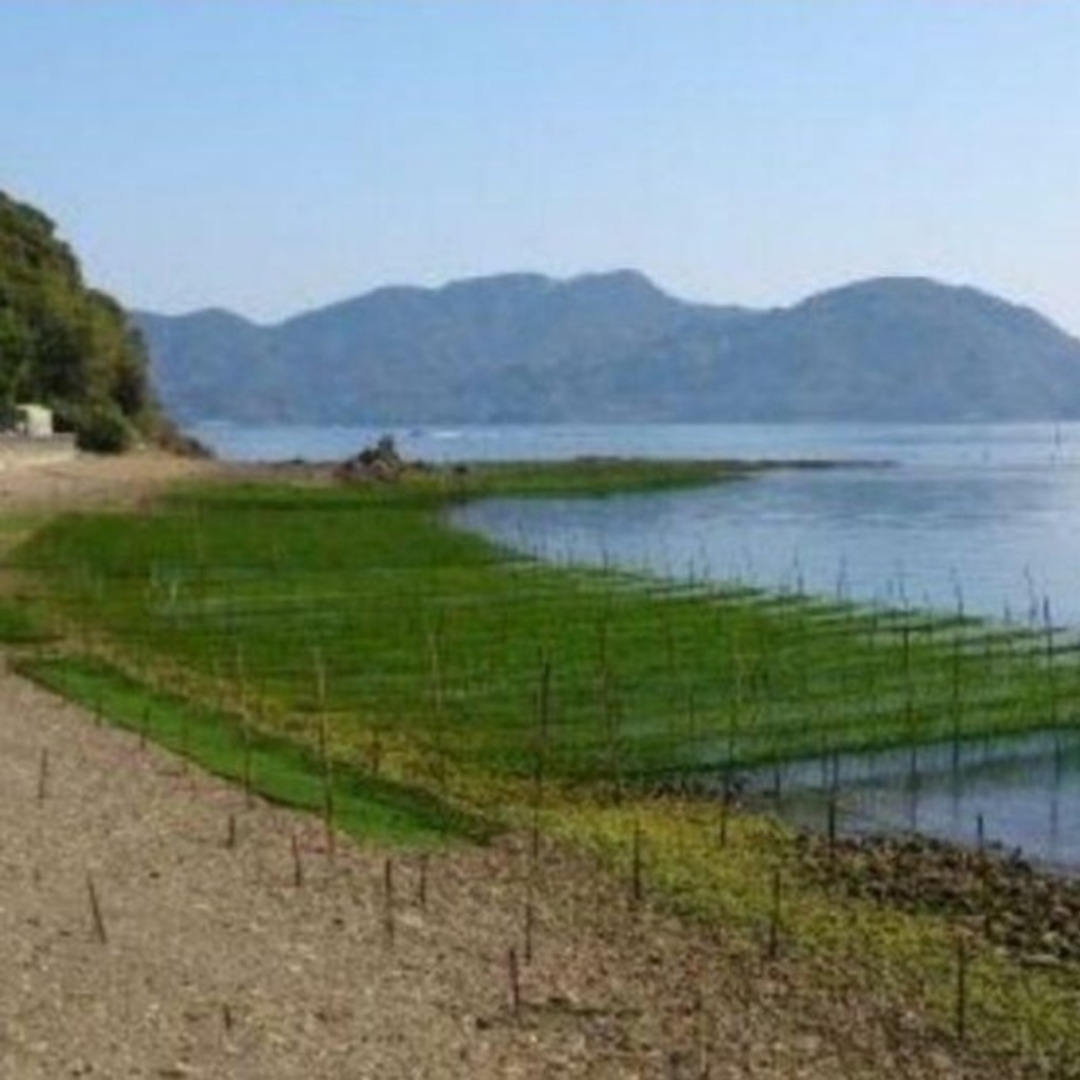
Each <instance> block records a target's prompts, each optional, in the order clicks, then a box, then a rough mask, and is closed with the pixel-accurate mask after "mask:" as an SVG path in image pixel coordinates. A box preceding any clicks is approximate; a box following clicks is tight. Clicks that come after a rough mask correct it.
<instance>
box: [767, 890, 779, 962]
mask: <svg viewBox="0 0 1080 1080" xmlns="http://www.w3.org/2000/svg"><path fill="white" fill-rule="evenodd" d="M779 952H780V871H779V870H775V871H773V886H772V911H771V912H770V914H769V959H770V960H775V959H776V957H777V955H778V954H779Z"/></svg>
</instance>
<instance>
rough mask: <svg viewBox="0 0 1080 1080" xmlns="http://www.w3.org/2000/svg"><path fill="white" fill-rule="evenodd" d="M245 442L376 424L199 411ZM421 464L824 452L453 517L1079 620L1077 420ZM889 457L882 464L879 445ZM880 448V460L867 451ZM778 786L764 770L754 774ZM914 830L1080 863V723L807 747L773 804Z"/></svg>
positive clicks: (526, 542)
mask: <svg viewBox="0 0 1080 1080" xmlns="http://www.w3.org/2000/svg"><path fill="white" fill-rule="evenodd" d="M196 434H198V435H199V437H200V438H203V439H204V440H205V441H207V442H209V443H210V444H211V445H213V446H214V447H215V448H216V449H218V450H219V451H220V452H221V453H223V454H224V455H225V456H229V457H234V458H240V459H248V460H250V459H282V458H293V457H301V458H306V459H308V460H318V459H329V458H341V457H345V456H348V455H349V454H352V453H354V452H355V451H356V450H357V449H359V448H360V447H362V446H364V445H369V444H370V443H372V442H373V441H374V440H375V439H376V438H377V437H378V435H379V434H381V431H379V430H375V429H357V428H332V429H308V428H276V429H240V428H208V429H201V430H199V431H197V432H196ZM393 434H394V435H395V437H396V438H397V440H398V444H399V447H400V448H401V449H402V450H403V451H404V453H405V454H406V455H407V456H410V457H419V458H424V459H427V460H432V461H462V460H465V461H467V460H480V459H486V460H490V459H500V458H501V459H543V458H547V459H560V458H563V459H564V458H570V457H575V456H579V455H603V454H622V455H637V456H653V457H667V458H672V457H695V458H744V459H746V458H751V459H761V458H769V459H786V460H790V459H817V460H832V461H842V462H848V463H850V464H849V465H848V466H846V467H844V468H837V469H827V470H817V469H810V470H806V469H802V470H790V471H778V472H770V473H766V474H763V475H759V476H755V477H754V478H753V479H750V480H747V481H741V482H737V483H728V484H722V485H718V486H714V487H710V488H704V489H696V490H687V491H670V492H661V493H648V494H636V495H622V496H611V497H608V498H605V499H600V500H590V499H543V500H539V499H529V500H512V499H500V500H489V501H486V502H481V503H476V504H473V505H471V506H467V507H464V508H462V509H461V510H459V511H456V512H455V514H454V520H455V521H456V523H457V524H459V525H461V526H462V527H465V528H470V529H476V530H478V531H480V532H482V533H484V534H485V535H487V536H489V537H492V538H494V539H496V540H498V541H500V542H502V543H505V544H507V545H510V546H512V547H515V548H518V549H520V550H524V551H528V552H531V553H535V554H538V555H540V556H541V557H544V558H547V559H551V560H554V561H567V562H583V563H591V564H597V565H619V566H624V567H629V568H632V569H637V570H642V571H644V572H647V573H652V574H660V575H664V576H668V577H675V578H687V577H690V578H693V579H695V580H702V579H706V580H732V579H735V580H739V581H742V582H744V583H747V584H752V585H756V586H760V587H763V588H767V589H776V590H781V591H788V592H807V593H818V594H826V595H830V596H839V597H841V598H846V599H853V600H858V601H864V602H876V603H882V604H887V605H890V606H903V607H908V606H915V607H928V608H934V609H939V610H949V611H954V610H956V609H958V608H962V609H963V610H964V611H965V613H968V614H981V615H984V616H987V617H990V618H993V619H1002V618H1004V619H1008V620H1012V621H1019V622H1023V623H1031V624H1041V623H1042V622H1043V620H1044V619H1045V618H1046V616H1047V615H1049V616H1050V618H1051V619H1052V620H1053V621H1054V622H1055V623H1057V624H1064V625H1066V626H1069V627H1070V628H1072V629H1080V557H1078V552H1077V547H1078V541H1080V425H1078V424H1067V425H1066V424H1063V425H1051V424H1041V425H1040V424H1018V425H959V426H958V425H933V426H917V425H904V426H897V425H856V424H816V425H815V424H796V425H783V426H777V425H753V424H748V425H724V426H709V425H664V426H647V427H631V426H622V427H589V426H553V427H485V428H461V429H425V430H411V431H410V430H401V431H396V432H393ZM886 461H887V462H890V463H892V464H890V465H889V466H888V467H882V466H881V465H880V463H881V462H886ZM868 463H874V464H868ZM755 783H756V785H757V786H758V787H759V788H762V789H766V790H767V789H770V788H772V787H773V786H775V783H776V776H775V774H774V773H772V772H768V773H766V774H764V775H762V776H759V777H758V778H756V780H755ZM834 784H836V786H837V788H838V791H839V802H838V808H839V817H840V825H841V827H843V828H848V829H851V830H855V831H895V830H908V829H913V830H918V831H920V832H925V833H929V834H933V835H937V836H941V837H944V838H947V839H951V840H957V841H960V842H962V843H975V842H976V841H977V837H978V834H979V831H980V826H979V823H980V821H981V831H982V834H983V837H984V841H985V842H986V843H995V844H1000V845H1002V846H1003V847H1004V848H1006V849H1010V850H1011V849H1013V848H1020V849H1021V850H1022V851H1023V852H1024V853H1025V855H1026V856H1028V857H1029V858H1032V859H1035V860H1038V861H1040V862H1043V863H1047V864H1052V865H1054V866H1058V867H1064V868H1068V869H1070V870H1071V871H1073V872H1080V829H1077V828H1076V826H1077V825H1078V824H1080V734H1077V733H1069V732H1059V733H1055V734H1050V735H1042V736H1028V737H1026V738H1024V739H1019V740H1004V741H997V742H995V743H993V744H972V745H967V746H963V747H961V748H959V751H956V750H955V749H954V748H953V747H951V746H947V747H922V748H919V749H918V750H917V751H916V752H914V753H912V752H911V751H899V752H895V753H891V754H876V755H871V756H863V757H860V756H850V757H842V758H840V759H838V760H830V761H828V762H802V763H794V764H790V765H788V766H786V767H785V768H784V769H783V770H782V771H781V773H780V790H781V793H782V798H781V800H780V801H779V803H778V808H779V810H780V812H781V813H783V814H784V815H785V816H788V817H789V818H791V819H792V820H794V821H796V822H799V823H802V824H811V825H815V826H822V825H823V824H824V823H825V821H826V817H827V813H828V803H829V794H828V792H829V791H830V790H831V789H832V787H833V785H834Z"/></svg>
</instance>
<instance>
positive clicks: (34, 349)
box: [0, 192, 167, 450]
mask: <svg viewBox="0 0 1080 1080" xmlns="http://www.w3.org/2000/svg"><path fill="white" fill-rule="evenodd" d="M26 401H34V402H40V403H42V404H45V405H47V406H49V407H50V408H52V409H53V410H54V412H55V416H56V423H57V426H58V427H59V428H61V429H62V430H69V431H74V432H75V433H76V436H77V438H78V441H79V444H80V446H83V447H84V448H87V449H95V450H121V449H123V448H124V447H125V446H126V445H127V444H128V443H129V442H130V441H131V439H132V438H134V437H135V436H137V435H145V436H158V435H160V434H162V433H163V432H164V431H165V430H166V428H167V424H166V423H165V422H164V420H163V418H162V416H161V413H160V410H159V409H158V407H157V405H156V403H155V401H154V398H153V395H152V393H151V392H150V388H149V380H148V374H147V360H146V350H145V348H144V346H143V342H142V336H141V334H140V333H139V331H138V330H137V329H136V328H135V327H134V325H133V324H132V323H131V322H130V321H129V320H128V318H127V316H126V315H125V313H124V311H123V309H122V308H121V307H120V305H119V304H118V303H117V302H116V301H115V300H114V299H113V298H112V297H111V296H108V295H107V294H106V293H103V292H100V291H99V290H97V289H93V288H89V287H88V286H87V285H86V284H85V283H84V282H83V278H82V272H81V270H80V267H79V262H78V259H77V258H76V257H75V255H74V254H73V252H72V251H71V249H70V248H69V247H68V245H67V244H65V243H64V242H63V241H61V240H60V239H58V238H57V236H56V227H55V225H54V224H53V222H52V221H51V220H50V219H49V218H48V217H46V216H45V214H43V213H42V212H41V211H40V210H37V209H35V208H34V207H32V206H28V205H26V204H25V203H20V202H17V201H16V200H15V199H12V198H11V197H9V196H8V195H6V194H4V193H3V192H0V428H3V427H7V426H10V423H11V421H12V419H13V411H14V407H15V405H16V403H18V402H26Z"/></svg>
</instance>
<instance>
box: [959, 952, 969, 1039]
mask: <svg viewBox="0 0 1080 1080" xmlns="http://www.w3.org/2000/svg"><path fill="white" fill-rule="evenodd" d="M967 999H968V953H967V945H966V943H965V942H964V939H963V938H962V937H960V938H957V941H956V1038H957V1039H958V1040H959V1041H960V1042H964V1040H965V1039H966V1038H967Z"/></svg>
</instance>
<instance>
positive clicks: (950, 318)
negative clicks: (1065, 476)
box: [136, 271, 1080, 424]
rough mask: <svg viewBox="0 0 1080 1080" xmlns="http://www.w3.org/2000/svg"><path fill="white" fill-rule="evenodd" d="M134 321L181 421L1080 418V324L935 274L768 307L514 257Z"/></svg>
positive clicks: (632, 275) (634, 276) (626, 274)
mask: <svg viewBox="0 0 1080 1080" xmlns="http://www.w3.org/2000/svg"><path fill="white" fill-rule="evenodd" d="M136 319H137V322H138V324H139V326H140V327H141V328H142V330H143V333H144V335H145V337H146V340H147V341H148V343H149V346H150V354H151V371H152V375H153V378H154V381H155V384H156V387H157V391H158V394H159V396H160V397H161V399H162V401H163V402H164V404H165V406H166V407H167V408H168V410H169V411H170V412H171V414H172V415H173V416H174V417H176V418H177V419H179V420H181V421H185V422H191V421H196V420H204V419H229V420H234V421H239V422H253V423H257V422H277V421H280V422H299V423H370V424H391V423H469V422H473V423H482V422H495V421H560V420H575V421H584V420H594V421H650V420H701V421H705V420H796V419H815V420H817V419H821V420H830V419H843V420H849V419H850V420H975V421H978V420H1008V419H1068V418H1078V417H1080V341H1077V340H1076V339H1074V338H1071V337H1069V336H1068V335H1066V334H1065V333H1063V332H1062V331H1061V330H1059V329H1058V328H1057V327H1055V326H1054V325H1053V324H1052V323H1050V322H1049V321H1048V320H1047V319H1045V318H1043V317H1042V316H1040V315H1038V314H1037V313H1035V312H1034V311H1031V310H1029V309H1026V308H1022V307H1017V306H1015V305H1013V304H1009V303H1007V302H1005V301H1003V300H1000V299H998V298H995V297H993V296H990V295H988V294H986V293H983V292H979V291H978V290H975V289H971V288H957V287H953V286H947V285H942V284H939V283H937V282H934V281H930V280H927V279H923V278H881V279H877V280H872V281H865V282H860V283H856V284H853V285H848V286H846V287H843V288H839V289H833V290H831V291H828V292H823V293H819V294H817V295H816V296H812V297H810V298H809V299H807V300H804V301H803V302H802V303H799V304H796V305H794V306H793V307H789V308H779V309H774V310H768V311H753V310H749V309H746V308H739V307H719V306H711V305H702V304H690V303H686V302H684V301H681V300H678V299H676V298H675V297H673V296H670V295H668V294H667V293H665V292H663V291H662V290H661V289H659V288H657V287H656V286H655V285H654V284H653V283H652V282H650V281H649V280H648V279H647V278H645V277H644V276H643V275H641V274H639V273H637V272H635V271H618V272H615V273H610V274H595V275H588V276H584V277H578V278H573V279H571V280H569V281H556V280H552V279H550V278H547V277H543V276H541V275H538V274H511V275H504V276H499V277H489V278H480V279H475V280H469V281H460V282H454V283H452V284H449V285H446V286H444V287H443V288H440V289H421V288H410V287H394V288H384V289H378V290H376V291H374V292H371V293H367V294H366V295H363V296H359V297H357V298H355V299H353V300H347V301H345V302H343V303H338V304H334V305H332V306H330V307H325V308H322V309H319V310H316V311H312V312H308V313H306V314H303V315H299V316H297V317H295V318H292V319H289V320H287V321H285V322H283V323H280V324H278V325H276V326H259V325H256V324H254V323H251V322H248V321H247V320H245V319H242V318H240V317H239V316H237V315H233V314H230V313H229V312H225V311H218V310H210V311H201V312H195V313H193V314H190V315H183V316H163V315H153V314H149V313H142V314H139V315H137V316H136Z"/></svg>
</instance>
